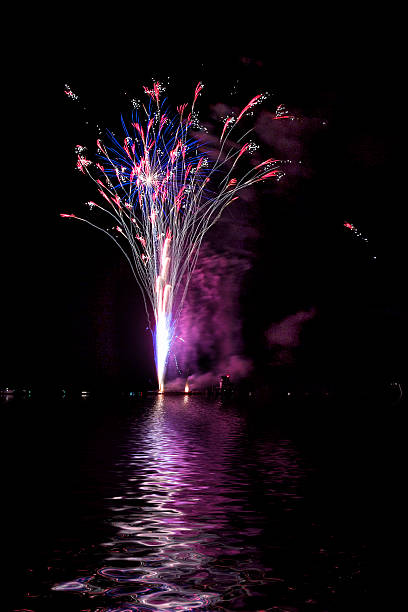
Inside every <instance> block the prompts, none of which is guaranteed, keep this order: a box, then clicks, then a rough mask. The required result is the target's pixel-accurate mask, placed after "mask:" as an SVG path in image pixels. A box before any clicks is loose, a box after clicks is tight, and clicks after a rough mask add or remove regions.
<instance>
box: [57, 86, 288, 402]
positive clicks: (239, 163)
mask: <svg viewBox="0 0 408 612" xmlns="http://www.w3.org/2000/svg"><path fill="white" fill-rule="evenodd" d="M202 88H203V85H202V84H201V83H199V84H198V85H197V87H196V89H195V93H194V98H193V102H192V104H191V105H190V107H188V105H186V104H183V105H181V106H179V107H178V108H177V113H176V114H175V115H172V114H171V113H170V112H169V111H168V110H167V109H166V108H165V105H164V103H161V101H160V96H161V93H162V91H163V88H162V86H161V85H160V83H154V84H153V87H152V88H151V89H149V88H147V87H145V88H144V91H145V94H146V95H147V96H148V104H146V106H143V105H142V110H143V114H142V115H141V116H140V115H139V113H138V111H137V110H136V109H135V110H134V112H133V116H132V119H131V121H130V122H129V124H126V123H125V121H124V120H123V119H122V126H123V130H124V133H123V140H121V141H119V140H118V139H117V138H116V136H114V135H113V134H112V133H108V138H107V141H106V143H104V142H102V140H98V141H97V151H98V153H97V157H98V161H97V162H95V163H94V162H91V161H90V160H89V159H88V158H87V157H86V156H85V153H86V151H85V148H84V147H81V146H78V147H77V154H78V160H77V168H78V170H80V172H82V173H85V174H88V175H89V176H90V177H91V178H92V180H93V181H94V182H95V184H96V186H97V189H98V192H99V194H100V195H101V196H102V198H103V201H101V203H98V204H96V203H94V202H92V203H89V202H88V206H89V208H90V209H91V210H93V208H95V209H96V211H97V214H100V215H105V216H106V215H107V216H108V217H111V218H113V220H114V223H113V224H111V226H110V227H111V228H112V225H113V228H112V229H108V230H107V229H104V228H103V227H101V225H99V224H98V223H97V222H96V221H95V222H93V221H90V220H89V219H85V218H81V217H78V216H76V215H70V214H62V215H61V217H68V218H69V217H73V218H76V219H79V220H81V221H84V222H86V223H88V224H90V225H91V226H93V227H95V228H97V229H100V230H102V231H103V232H105V233H106V234H108V235H109V236H110V238H112V240H114V241H115V243H116V244H117V245H118V246H119V248H120V249H121V250H122V252H123V253H124V254H125V256H126V257H127V259H128V262H129V264H130V266H131V268H132V271H133V274H134V276H135V278H136V280H137V282H138V284H139V286H140V288H141V290H142V293H143V297H144V301H145V306H146V312H147V315H148V319H149V326H150V329H152V326H151V325H150V315H151V312H153V317H154V326H153V329H152V333H153V337H154V349H155V361H156V370H157V378H158V384H159V391H161V392H162V391H163V390H164V378H165V372H166V366H167V361H168V356H169V351H170V346H171V343H172V340H173V338H174V337H175V336H174V334H175V329H176V324H177V321H178V318H179V315H180V312H181V308H182V305H183V301H184V298H185V296H186V292H187V288H188V285H189V280H190V278H191V274H192V272H193V270H194V267H195V264H196V261H197V257H198V253H199V249H200V245H201V242H202V239H203V237H204V235H205V233H206V232H207V231H208V230H209V228H210V227H211V226H212V225H213V224H214V223H215V222H216V221H217V219H218V218H219V216H220V214H221V213H222V211H223V210H224V209H225V208H226V207H227V206H228V205H229V204H231V202H233V201H234V200H236V199H237V193H238V192H239V191H240V190H242V189H244V188H246V187H249V186H250V185H253V184H254V183H256V182H258V181H261V180H263V179H269V178H273V177H278V178H279V176H280V175H281V174H283V173H282V172H281V171H280V170H279V168H278V165H277V164H278V160H274V159H268V160H267V161H265V162H262V163H258V165H256V166H254V165H252V166H251V167H250V169H249V170H248V169H246V170H243V171H241V170H240V168H241V167H243V160H242V159H241V158H242V157H245V156H246V155H248V154H250V153H251V150H252V149H253V145H252V143H250V142H244V143H242V139H243V136H242V135H241V137H239V135H238V137H237V138H235V141H236V142H240V141H241V142H240V144H239V145H238V146H237V144H236V143H234V142H233V141H232V140H231V133H232V132H233V130H235V131H236V126H237V124H239V122H240V121H242V119H243V117H244V115H245V113H247V111H248V110H250V109H252V108H253V106H255V105H256V104H258V103H259V102H260V101H261V100H262V99H263V96H262V95H261V94H260V95H257V96H255V97H254V98H253V99H252V100H251V101H250V102H249V103H248V104H247V105H246V106H245V107H244V108H243V110H242V111H241V112H240V113H239V114H238V116H237V118H235V117H229V118H227V119H226V120H225V122H224V125H223V129H222V130H221V135H220V138H219V146H218V152H217V154H216V159H212V160H211V161H210V158H209V157H207V155H206V154H205V152H203V143H202V142H200V141H199V140H197V136H196V137H195V138H194V137H193V135H192V130H193V129H194V128H195V127H196V125H197V123H196V113H195V103H196V101H197V98H198V96H199V95H200V92H201V90H202ZM66 93H67V95H69V96H72V95H73V94H72V93H71V91H70V90H69V89H67V90H66ZM234 133H235V132H234ZM101 223H102V221H101ZM149 305H150V306H149ZM180 340H181V339H180ZM183 341H184V340H183Z"/></svg>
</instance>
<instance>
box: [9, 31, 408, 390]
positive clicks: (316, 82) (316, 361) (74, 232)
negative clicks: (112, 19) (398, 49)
mask: <svg viewBox="0 0 408 612" xmlns="http://www.w3.org/2000/svg"><path fill="white" fill-rule="evenodd" d="M194 29H195V36H198V39H200V38H201V37H200V36H199V35H198V34H197V31H198V29H199V26H198V25H195V26H194ZM83 34H84V36H85V32H84V33H83ZM255 34H256V33H255ZM208 37H209V34H208V32H207V34H206V37H204V38H207V40H203V42H202V46H201V44H200V43H199V42H198V43H197V44H192V45H191V47H190V48H189V51H188V55H187V58H185V57H184V54H183V50H182V48H178V51H177V53H173V54H170V53H166V52H164V51H163V50H162V49H157V47H155V46H154V45H153V46H152V45H151V47H150V48H149V41H151V35H147V33H146V35H145V36H144V38H143V40H142V43H143V44H139V45H137V47H138V49H137V52H136V50H133V49H134V46H133V44H131V42H130V41H129V40H127V42H123V44H124V45H125V49H126V51H125V52H124V51H123V49H122V50H120V48H119V47H118V44H117V43H116V44H115V45H112V46H111V47H109V49H107V48H106V47H105V45H104V43H102V42H100V39H99V35H97V34H96V33H95V35H94V36H93V38H92V42H93V44H90V43H89V38H87V37H85V38H84V37H83V36H82V32H81V33H77V34H76V36H75V40H71V41H68V42H66V43H65V42H64V44H63V43H62V42H61V41H60V42H58V41H57V40H56V39H58V36H56V35H55V34H53V35H52V36H50V37H49V38H48V39H47V40H46V41H45V42H44V41H42V42H41V41H38V40H37V41H36V44H35V45H31V42H30V44H29V43H27V42H26V43H25V49H26V53H25V54H23V55H24V57H25V59H24V60H22V59H20V60H17V61H16V62H15V63H14V65H13V66H12V67H11V68H8V69H7V70H6V72H5V75H6V76H5V77H4V78H7V81H8V87H7V97H8V103H9V109H8V112H7V115H4V116H3V121H4V132H3V136H4V137H5V139H6V141H7V145H6V146H4V149H7V152H8V153H7V158H6V162H5V165H3V202H2V289H3V299H2V316H1V339H2V340H1V345H2V350H1V359H2V365H1V370H0V384H1V385H2V386H28V385H37V386H40V387H49V386H58V385H62V386H63V385H70V384H71V385H85V386H92V385H108V386H109V385H114V386H119V387H136V386H137V385H142V384H144V383H145V381H146V380H147V379H148V378H152V379H154V370H153V354H152V348H151V338H150V335H149V333H148V332H147V331H146V319H145V315H144V311H143V305H142V300H141V297H140V295H139V290H138V288H137V286H136V284H135V282H134V281H133V279H132V277H131V273H130V270H129V269H128V267H127V264H126V261H125V260H124V259H123V258H122V256H121V254H120V252H119V251H116V249H115V247H114V245H111V244H110V243H109V241H108V240H107V239H105V238H104V237H103V236H102V235H101V234H98V233H97V232H93V231H92V229H91V228H88V227H86V226H81V225H80V224H75V223H71V222H68V223H64V221H63V220H61V219H60V217H59V213H61V212H68V213H69V212H75V211H78V210H80V207H81V205H82V203H83V202H86V201H87V200H88V199H92V198H95V197H96V193H95V190H94V188H93V185H92V184H90V183H88V182H87V179H86V178H84V177H82V176H80V175H79V174H78V173H77V172H76V171H75V167H74V166H75V154H74V146H75V145H76V144H79V143H81V142H83V141H84V140H87V143H86V144H88V143H94V142H95V128H94V125H95V124H96V123H99V124H103V126H104V127H106V128H113V129H114V128H115V127H116V126H117V127H119V120H120V113H121V112H126V111H127V110H128V109H129V102H128V97H127V93H129V94H131V95H133V94H134V95H136V96H142V95H143V94H142V86H143V85H147V84H150V83H151V79H152V77H154V78H158V79H163V80H165V79H166V78H167V77H168V76H170V77H171V79H172V82H173V83H175V84H176V86H175V87H173V85H171V86H170V87H169V89H171V90H172V91H171V95H172V96H173V99H174V101H175V103H179V102H183V101H185V100H187V99H189V96H190V97H191V95H190V92H193V90H194V87H195V84H196V83H197V82H198V81H199V80H202V81H203V82H204V83H205V85H206V89H205V90H204V92H203V96H202V97H201V99H200V107H201V108H202V109H205V108H207V109H208V107H209V106H211V105H214V104H217V103H220V102H226V103H228V92H229V91H230V90H231V87H232V86H233V85H234V83H236V82H237V81H238V82H239V87H238V90H239V91H238V94H237V98H236V100H237V102H236V104H237V105H241V106H244V105H245V104H246V103H247V102H248V101H249V99H251V98H252V97H253V96H254V95H256V94H257V93H260V92H262V91H265V90H267V91H269V92H272V94H273V95H272V96H271V98H270V100H269V101H268V104H269V105H270V106H269V108H273V107H275V108H276V106H277V105H278V104H285V106H286V107H287V108H288V109H289V111H290V112H292V113H293V114H295V115H296V116H297V117H301V118H302V120H303V124H302V125H303V126H304V128H302V129H301V130H299V131H298V132H297V133H296V134H293V133H292V134H289V136H288V137H289V138H292V139H293V143H294V144H290V143H289V145H288V146H289V149H290V147H291V146H295V147H296V146H300V154H299V155H300V158H301V159H302V160H303V162H304V163H305V165H306V167H307V170H306V171H305V172H304V173H303V174H302V175H300V174H299V175H295V176H293V177H290V176H289V177H287V179H286V180H285V181H284V184H283V186H281V185H280V186H279V189H278V188H274V187H273V186H270V187H265V186H261V187H260V189H255V190H254V191H253V196H252V197H253V201H244V202H241V203H240V204H239V206H242V207H243V209H242V212H241V213H237V218H238V221H239V222H240V223H244V224H245V223H246V224H247V226H248V224H253V228H254V229H255V233H256V236H255V237H254V238H253V239H251V248H252V257H251V265H250V269H249V270H248V271H247V272H246V273H245V275H243V277H242V284H241V287H240V290H239V296H240V297H239V304H238V305H237V313H238V315H237V316H239V317H240V320H241V321H242V328H241V331H242V346H241V348H242V356H244V357H246V358H248V359H249V360H251V362H252V363H253V365H254V370H253V372H255V376H257V377H259V378H260V379H262V378H264V379H268V378H269V379H270V378H271V376H272V377H273V376H274V375H275V374H276V375H279V373H283V372H287V370H288V364H287V363H285V360H284V359H283V361H282V363H280V361H279V355H278V354H277V351H276V350H274V349H273V348H271V347H270V346H268V343H267V341H266V332H267V330H268V329H269V328H270V327H271V325H273V324H274V323H275V324H276V323H278V322H279V321H282V320H284V319H285V318H286V317H288V316H290V315H295V314H296V313H299V312H305V311H310V310H311V309H312V312H313V313H314V315H313V317H311V318H310V320H309V321H308V322H307V324H305V325H303V327H302V331H301V340H300V342H299V344H298V346H297V347H296V350H295V352H294V355H292V358H293V359H292V361H291V363H290V364H289V365H290V367H289V370H288V371H289V372H290V376H291V377H292V378H293V379H297V380H304V381H306V380H308V381H312V382H316V383H318V384H321V385H325V384H331V383H334V384H342V383H344V381H352V383H353V384H354V383H361V384H363V385H365V384H366V383H368V384H371V383H372V382H375V381H378V380H379V379H381V380H384V381H391V380H402V378H403V376H404V362H405V358H404V356H405V345H406V341H405V339H404V336H405V334H406V305H405V303H404V298H403V294H404V284H405V283H404V280H403V279H404V276H405V274H404V272H405V266H404V263H403V260H404V250H405V249H404V247H405V240H404V234H405V227H404V226H403V223H402V219H403V206H404V205H403V202H402V199H401V198H400V197H397V196H396V189H395V180H396V179H395V175H394V172H395V168H394V167H393V166H394V160H393V157H392V155H390V153H389V151H388V138H389V135H390V133H391V132H392V131H393V130H395V129H396V127H395V115H394V113H395V109H394V108H393V100H392V95H391V93H390V89H389V83H388V82H387V81H388V80H389V79H390V70H389V58H387V56H386V55H385V54H382V53H378V54H375V53H374V48H375V45H374V42H368V40H362V41H360V42H359V43H356V44H354V43H353V44H351V42H350V39H348V38H347V36H346V35H345V37H344V39H343V45H340V46H339V45H338V43H337V41H336V42H335V41H332V42H331V43H330V42H329V41H330V35H329V34H328V35H327V36H326V37H325V41H323V40H322V41H321V43H316V44H315V45H314V46H313V48H312V47H311V46H310V44H308V42H307V41H305V42H304V44H303V43H302V42H299V43H298V44H297V45H296V46H295V45H292V44H290V43H289V42H286V43H282V42H278V41H276V44H274V40H272V39H271V40H270V41H269V40H268V39H266V38H265V37H260V38H263V39H264V42H263V43H262V44H260V43H259V41H258V43H257V44H256V43H253V44H248V41H247V40H245V39H243V42H242V44H241V43H240V42H239V37H238V39H235V40H233V41H232V43H231V44H230V45H227V46H226V47H224V46H223V48H214V43H213V42H212V41H211V36H210V37H209V38H210V40H209V39H208ZM256 38H257V36H256V35H254V39H256ZM30 41H31V39H30ZM309 42H310V41H309ZM346 42H347V46H346ZM150 44H151V43H150ZM197 47H198V49H197ZM148 48H149V50H148ZM151 49H153V51H152V50H151ZM65 83H68V84H69V85H70V86H71V87H72V89H73V90H74V91H75V92H77V93H78V94H79V95H80V103H78V104H76V103H74V102H73V101H71V100H69V99H67V97H66V96H64V93H63V90H64V85H65ZM82 106H86V107H87V112H86V113H84V112H83V111H82ZM203 114H204V113H203ZM203 114H202V115H201V117H202V118H203ZM88 120H89V124H86V123H85V121H88ZM323 123H324V124H325V125H323ZM289 153H290V151H289ZM296 155H297V153H296ZM241 215H242V216H241ZM346 221H348V222H351V223H353V224H354V225H355V226H356V227H357V228H358V229H359V231H360V232H361V233H362V235H363V236H364V237H367V238H368V242H367V243H366V242H364V241H363V240H360V239H358V238H357V237H356V236H354V235H353V234H352V233H351V232H350V231H348V230H347V229H345V228H344V226H343V224H344V222H346ZM224 223H228V224H230V220H229V219H227V220H225V221H224ZM231 223H233V221H231ZM218 231H221V230H218ZM231 235H232V234H230V236H231ZM218 237H219V234H217V231H215V233H214V234H213V236H212V237H211V236H209V242H210V243H211V241H212V243H213V244H217V245H218V247H217V248H218V249H221V246H220V243H221V242H222V241H220V240H218ZM226 245H227V247H228V240H226ZM219 252H221V254H222V251H219ZM240 282H241V281H240ZM266 297H267V299H266ZM206 366H208V367H210V368H211V367H214V364H211V363H206V359H205V356H202V361H201V368H202V370H204V369H205V367H206ZM273 373H275V374H273ZM282 375H283V374H282ZM284 375H287V374H284Z"/></svg>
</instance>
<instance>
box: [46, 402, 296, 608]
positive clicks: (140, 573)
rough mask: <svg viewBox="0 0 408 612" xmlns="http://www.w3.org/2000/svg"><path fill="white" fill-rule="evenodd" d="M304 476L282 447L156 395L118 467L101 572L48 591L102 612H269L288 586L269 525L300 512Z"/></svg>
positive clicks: (204, 405) (286, 445)
mask: <svg viewBox="0 0 408 612" xmlns="http://www.w3.org/2000/svg"><path fill="white" fill-rule="evenodd" d="M304 472H305V467H304V466H303V465H302V462H301V460H300V457H299V454H298V452H297V451H296V448H295V447H294V445H293V443H292V442H291V441H290V440H285V439H280V438H274V437H273V436H270V435H266V434H265V435H262V434H260V435H259V434H258V435H257V436H256V437H255V439H254V438H252V437H250V436H248V431H247V428H246V422H245V419H244V417H242V416H241V415H240V414H239V413H238V412H237V411H234V410H233V409H228V407H226V406H223V405H222V404H221V403H216V402H210V401H206V400H204V399H203V398H197V397H194V396H158V397H157V399H156V400H155V401H154V402H153V403H152V405H151V407H150V408H149V409H147V410H146V411H145V412H144V413H143V414H142V415H140V414H139V415H138V416H137V418H135V419H134V422H133V423H132V425H131V427H130V430H129V436H128V440H127V441H126V443H125V444H124V445H123V450H122V453H121V458H120V460H119V461H118V462H117V464H116V466H115V475H114V479H115V488H116V491H115V495H113V496H112V497H111V498H110V499H108V500H106V503H107V506H108V509H109V516H110V518H109V523H110V527H111V528H112V533H113V536H112V537H111V538H110V539H109V540H108V541H105V542H103V543H102V547H103V549H104V550H105V554H104V563H103V565H101V566H100V567H95V569H94V571H92V572H90V573H89V575H87V576H85V577H84V576H79V577H78V576H77V577H76V576H72V578H71V579H70V580H69V581H67V582H60V583H57V584H55V585H54V586H53V591H54V592H55V591H58V592H61V591H63V592H67V591H71V592H72V591H74V592H76V593H80V594H82V595H83V596H85V597H86V596H88V597H89V598H91V599H93V600H94V602H95V603H98V605H99V607H96V608H93V609H94V610H98V611H108V610H109V611H112V610H115V611H116V610H117V611H119V610H123V611H124V610H146V611H147V610H193V609H200V610H207V609H208V610H233V609H241V610H261V609H266V608H267V607H268V602H269V606H270V605H271V603H270V597H271V588H273V587H274V585H277V586H278V587H280V586H281V583H282V582H285V579H284V578H283V577H282V576H280V575H279V572H278V571H277V570H276V568H275V567H274V560H273V550H274V548H279V547H280V546H281V543H280V541H279V537H278V539H277V541H276V542H274V541H273V538H272V541H271V525H273V524H274V522H275V523H279V521H280V518H279V517H281V516H282V515H284V514H285V513H290V512H293V511H294V510H295V509H296V506H297V505H298V504H299V503H301V502H302V496H301V494H299V483H300V482H301V479H302V477H303V475H304ZM278 529H279V527H278ZM265 530H267V532H268V533H267V538H268V542H269V544H268V545H267V546H266V544H265ZM55 596H57V593H56V594H55ZM110 601H111V602H112V603H109V602H110ZM107 602H108V603H107ZM87 605H90V602H89V604H87ZM258 606H260V607H258ZM86 607H87V606H86V605H85V603H84V602H83V603H82V609H85V608H86ZM292 609H295V608H292Z"/></svg>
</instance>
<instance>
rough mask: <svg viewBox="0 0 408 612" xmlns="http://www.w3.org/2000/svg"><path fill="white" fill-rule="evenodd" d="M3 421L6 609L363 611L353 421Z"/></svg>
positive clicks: (171, 411) (155, 406)
mask: <svg viewBox="0 0 408 612" xmlns="http://www.w3.org/2000/svg"><path fill="white" fill-rule="evenodd" d="M44 407H45V408H44ZM3 410H4V411H5V412H6V413H7V419H8V421H7V423H8V427H7V428H6V436H8V437H9V438H10V441H12V444H11V445H10V447H11V450H10V451H9V459H10V461H9V466H10V473H11V485H10V488H9V489H8V490H9V499H8V501H7V502H6V505H7V506H9V507H10V508H11V510H12V512H11V515H12V516H11V517H10V520H9V521H8V524H7V529H6V531H7V532H8V539H9V540H10V541H11V544H10V553H7V555H8V559H9V563H10V566H11V569H12V571H11V574H12V575H11V578H10V581H9V582H7V588H6V587H5V586H4V584H3V591H4V589H5V588H6V590H7V592H8V594H11V596H12V604H11V607H10V610H33V611H35V612H37V611H42V610H47V611H48V610H50V611H51V610H52V611H57V612H58V611H65V610H72V611H98V612H108V611H112V612H113V611H119V610H120V611H123V612H124V611H127V610H129V611H136V610H140V611H146V612H147V611H149V610H170V611H173V610H174V611H176V610H248V611H249V610H258V611H261V610H287V611H291V612H292V611H298V610H299V611H303V610H311V611H315V610H316V611H317V610H354V609H356V610H357V609H358V610H364V609H368V608H366V607H365V601H366V599H365V592H366V578H365V567H366V559H365V556H366V537H367V534H366V532H367V530H366V515H367V484H366V483H367V477H368V473H367V472H368V468H367V466H368V464H369V462H370V457H369V456H367V455H368V449H367V447H366V437H367V435H368V436H369V432H368V431H367V427H366V425H364V427H363V426H362V423H363V421H365V418H364V417H361V418H360V420H359V419H356V417H355V411H354V410H351V411H349V412H346V413H345V411H344V409H343V407H342V406H341V405H323V406H322V405H319V406H318V405H315V404H314V403H313V401H311V402H309V404H307V405H300V406H293V405H290V404H287V405H279V406H278V405H274V404H273V403H271V404H270V405H267V406H263V407H260V406H256V405H255V404H251V403H249V401H247V402H246V403H245V402H244V403H243V404H242V405H239V404H237V403H236V402H235V403H234V402H230V403H228V402H222V401H221V400H207V399H205V398H203V397H201V396H164V397H156V396H155V397H150V398H145V399H139V400H136V401H124V400H121V401H119V400H105V401H104V402H103V401H102V400H93V399H86V400H81V401H73V400H65V401H63V400H55V402H50V400H46V399H44V400H42V399H41V398H39V399H37V400H29V401H17V400H10V401H9V402H7V405H3ZM6 535H7V534H6ZM3 609H4V608H3Z"/></svg>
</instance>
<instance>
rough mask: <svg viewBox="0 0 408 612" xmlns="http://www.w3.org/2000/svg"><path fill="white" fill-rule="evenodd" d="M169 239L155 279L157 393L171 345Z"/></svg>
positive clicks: (161, 389) (162, 383)
mask: <svg viewBox="0 0 408 612" xmlns="http://www.w3.org/2000/svg"><path fill="white" fill-rule="evenodd" d="M169 244H170V237H169V236H167V238H166V239H165V241H164V244H163V250H162V255H161V264H160V274H159V276H158V277H157V279H156V308H155V313H154V315H155V320H156V332H155V356H156V369H157V378H158V383H159V392H160V393H163V391H164V374H165V371H166V365H167V357H168V354H169V350H170V343H171V337H172V334H171V301H172V300H171V297H172V286H171V285H169V284H168V283H167V275H168V271H169V265H170V257H169V256H168V250H169Z"/></svg>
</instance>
